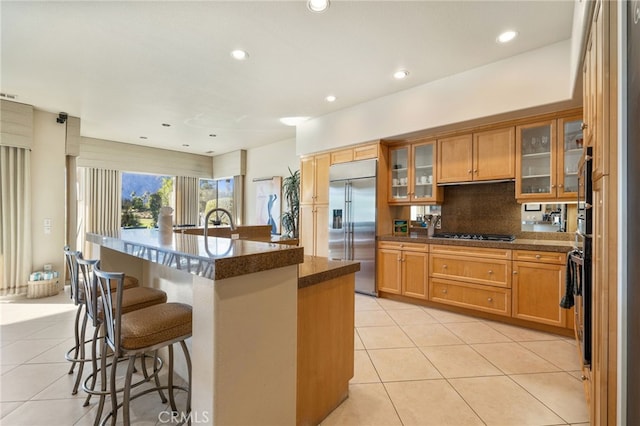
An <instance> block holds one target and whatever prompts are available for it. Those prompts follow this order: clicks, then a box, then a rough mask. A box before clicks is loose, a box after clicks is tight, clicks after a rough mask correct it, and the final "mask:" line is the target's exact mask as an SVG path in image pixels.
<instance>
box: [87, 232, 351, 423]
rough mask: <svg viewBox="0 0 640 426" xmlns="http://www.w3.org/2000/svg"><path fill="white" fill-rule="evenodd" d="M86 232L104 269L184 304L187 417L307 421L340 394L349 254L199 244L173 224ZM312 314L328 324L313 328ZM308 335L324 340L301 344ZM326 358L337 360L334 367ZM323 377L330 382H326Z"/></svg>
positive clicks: (214, 241)
mask: <svg viewBox="0 0 640 426" xmlns="http://www.w3.org/2000/svg"><path fill="white" fill-rule="evenodd" d="M87 241H88V242H91V243H93V251H92V257H94V258H95V257H99V258H100V259H101V265H102V268H103V269H105V270H112V271H121V272H125V273H127V274H130V275H133V276H136V277H138V278H139V279H140V282H141V283H142V284H143V285H145V286H149V287H154V288H160V289H162V290H164V291H166V292H167V295H168V298H169V300H171V301H179V302H184V303H188V304H190V305H192V306H193V336H192V338H191V339H190V342H189V343H190V353H191V358H192V362H193V376H192V388H193V395H192V420H193V422H194V423H195V422H196V420H197V422H198V423H201V424H225V425H226V424H296V423H300V424H309V420H308V419H311V418H313V419H314V420H310V421H311V422H318V421H319V420H322V418H324V417H325V416H326V415H327V414H328V413H329V412H330V411H331V410H332V409H333V408H335V406H337V405H338V404H339V403H340V402H341V401H342V400H343V399H344V398H345V397H346V396H347V395H346V390H347V389H348V381H349V379H350V378H351V376H352V375H353V297H354V296H353V289H354V287H353V285H354V284H353V283H354V273H355V272H356V271H357V270H358V269H359V264H358V263H357V262H339V261H328V260H327V259H321V258H313V257H304V256H303V249H302V248H301V247H295V246H289V245H282V244H272V243H263V242H254V241H247V240H232V239H227V238H213V237H209V238H208V242H207V244H205V240H204V237H203V236H200V235H188V234H182V233H176V234H172V235H171V237H170V238H169V239H166V236H165V237H164V238H161V236H160V235H159V233H158V231H157V230H123V231H121V232H120V233H118V235H100V234H87ZM98 254H99V255H98ZM299 287H300V290H299ZM313 309H316V311H314V310H313ZM336 309H338V311H339V312H340V314H339V315H337V314H336V312H338V311H336ZM317 315H325V316H326V318H327V319H326V322H324V325H325V326H326V325H327V324H333V326H331V327H328V328H327V327H325V328H318V325H319V324H323V323H322V322H319V321H320V319H319V318H316V316H317ZM314 327H315V329H314ZM317 333H319V334H317ZM323 339H324V340H323ZM316 342H325V343H326V342H330V343H331V344H328V345H321V346H310V345H314V344H315V343H316ZM334 342H337V343H334ZM324 357H326V360H325V361H326V362H323V359H324ZM303 360H304V362H302V361H303ZM309 362H311V363H310V364H309ZM335 365H344V368H342V369H341V370H340V371H341V374H338V375H336V374H334V372H335V371H336V369H335ZM318 368H320V369H321V370H318ZM176 369H177V371H178V373H179V374H181V375H182V376H183V377H184V376H185V373H186V370H185V369H184V368H182V370H181V369H180V366H177V368H176ZM322 369H328V371H326V370H325V371H323V370H322ZM325 377H331V380H330V382H331V383H334V384H333V385H331V386H328V387H327V383H329V382H326V381H323V378H325ZM297 388H300V389H302V388H305V389H308V391H309V392H310V394H311V395H313V400H310V399H309V398H308V397H304V398H301V397H300V393H298V394H297V393H296V389H297ZM310 401H320V402H322V401H329V402H325V403H322V404H315V403H314V404H309V402H310ZM310 405H311V407H309V406H310ZM316 405H319V406H320V407H319V408H314V407H315V406H316ZM327 407H330V408H327ZM327 410H328V411H327ZM318 413H319V414H318ZM318 416H319V417H318ZM318 419H319V420H318Z"/></svg>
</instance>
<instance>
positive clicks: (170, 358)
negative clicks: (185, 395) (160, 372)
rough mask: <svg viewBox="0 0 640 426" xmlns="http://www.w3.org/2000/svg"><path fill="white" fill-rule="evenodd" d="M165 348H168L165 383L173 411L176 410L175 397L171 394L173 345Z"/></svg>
mask: <svg viewBox="0 0 640 426" xmlns="http://www.w3.org/2000/svg"><path fill="white" fill-rule="evenodd" d="M167 349H168V350H169V371H168V375H169V377H168V378H167V385H168V388H169V402H170V404H171V410H172V411H173V412H177V411H178V407H176V399H175V396H174V394H173V345H169V347H168V348H167Z"/></svg>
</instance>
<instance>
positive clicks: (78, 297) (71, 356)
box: [64, 246, 138, 395]
mask: <svg viewBox="0 0 640 426" xmlns="http://www.w3.org/2000/svg"><path fill="white" fill-rule="evenodd" d="M64 257H65V260H66V264H67V269H68V270H69V284H70V297H71V300H73V303H74V304H75V305H76V306H77V307H78V309H77V312H76V319H75V323H74V330H73V332H74V337H75V344H74V346H73V347H71V349H69V350H68V351H67V352H66V354H65V359H66V360H67V361H70V362H71V368H69V374H73V370H74V368H75V366H76V364H79V367H78V376H77V377H76V381H75V383H74V385H73V389H72V391H71V394H72V395H75V394H76V393H78V386H79V385H80V380H81V379H82V373H83V371H84V363H85V362H90V361H91V359H87V358H86V356H85V353H84V345H85V344H86V343H89V342H91V340H85V333H86V329H87V319H88V315H87V309H86V306H85V305H86V304H85V292H84V284H81V283H80V277H79V271H78V262H77V259H78V257H82V253H81V252H79V251H72V250H71V249H70V248H69V246H65V247H64ZM137 286H138V279H137V278H135V277H130V276H126V277H125V280H124V287H125V289H129V288H133V287H137ZM114 290H115V289H114ZM80 317H82V324H80Z"/></svg>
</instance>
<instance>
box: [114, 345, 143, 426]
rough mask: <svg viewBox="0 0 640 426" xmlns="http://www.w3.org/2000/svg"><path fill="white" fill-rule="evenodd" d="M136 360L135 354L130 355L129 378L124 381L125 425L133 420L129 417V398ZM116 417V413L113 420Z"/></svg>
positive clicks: (123, 405)
mask: <svg viewBox="0 0 640 426" xmlns="http://www.w3.org/2000/svg"><path fill="white" fill-rule="evenodd" d="M114 356H115V355H114ZM143 358H144V355H143ZM135 361H136V357H135V356H133V355H132V356H130V357H129V366H128V367H127V378H126V380H125V382H124V395H123V396H122V416H123V418H122V422H123V424H124V425H125V426H129V425H130V424H131V421H130V419H129V398H130V397H131V377H132V376H133V367H134V363H135ZM145 370H146V369H145ZM112 389H114V390H115V385H114V386H113V387H112ZM111 398H112V400H113V399H114V398H115V392H114V395H112V396H111ZM116 409H117V408H114V410H116ZM115 419H116V415H115V413H114V414H113V417H111V420H112V422H115ZM112 424H114V425H115V423H112Z"/></svg>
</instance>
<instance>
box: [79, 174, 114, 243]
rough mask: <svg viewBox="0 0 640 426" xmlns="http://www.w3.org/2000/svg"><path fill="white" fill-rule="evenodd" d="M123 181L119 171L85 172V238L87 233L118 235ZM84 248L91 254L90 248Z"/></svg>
mask: <svg viewBox="0 0 640 426" xmlns="http://www.w3.org/2000/svg"><path fill="white" fill-rule="evenodd" d="M121 181H122V177H121V175H120V172H119V171H117V170H105V169H93V168H86V169H85V170H84V195H83V201H84V208H83V221H82V223H84V232H82V233H81V234H82V235H83V236H84V234H85V233H86V232H97V233H104V234H116V235H117V232H118V231H119V230H120V211H121V206H122V197H121V194H120V191H121V189H120V188H121V187H122V185H121ZM84 246H85V250H84V251H85V252H86V253H90V251H91V250H90V248H89V247H87V246H86V245H84ZM81 247H82V246H81Z"/></svg>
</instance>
